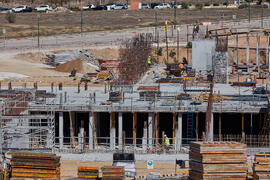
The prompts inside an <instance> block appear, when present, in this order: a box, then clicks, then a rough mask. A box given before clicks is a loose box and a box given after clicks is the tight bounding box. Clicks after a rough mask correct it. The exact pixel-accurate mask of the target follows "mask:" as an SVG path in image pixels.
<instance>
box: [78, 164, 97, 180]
mask: <svg viewBox="0 0 270 180" xmlns="http://www.w3.org/2000/svg"><path fill="white" fill-rule="evenodd" d="M78 178H81V179H93V180H94V179H98V178H99V168H98V167H87V166H79V167H78Z"/></svg>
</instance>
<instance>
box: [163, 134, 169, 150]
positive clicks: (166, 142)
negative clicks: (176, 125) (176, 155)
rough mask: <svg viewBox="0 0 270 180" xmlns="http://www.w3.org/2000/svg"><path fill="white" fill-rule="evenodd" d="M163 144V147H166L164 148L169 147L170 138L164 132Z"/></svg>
mask: <svg viewBox="0 0 270 180" xmlns="http://www.w3.org/2000/svg"><path fill="white" fill-rule="evenodd" d="M164 142H165V143H164V144H165V147H166V149H169V147H170V140H169V138H168V137H167V135H166V134H165V135H164Z"/></svg>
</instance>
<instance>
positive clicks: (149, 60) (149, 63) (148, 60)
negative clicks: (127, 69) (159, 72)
mask: <svg viewBox="0 0 270 180" xmlns="http://www.w3.org/2000/svg"><path fill="white" fill-rule="evenodd" d="M147 64H148V67H150V66H151V56H148V58H147Z"/></svg>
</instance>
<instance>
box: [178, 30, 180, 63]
mask: <svg viewBox="0 0 270 180" xmlns="http://www.w3.org/2000/svg"><path fill="white" fill-rule="evenodd" d="M179 31H180V28H177V61H178V62H180V59H179V55H180V54H179Z"/></svg>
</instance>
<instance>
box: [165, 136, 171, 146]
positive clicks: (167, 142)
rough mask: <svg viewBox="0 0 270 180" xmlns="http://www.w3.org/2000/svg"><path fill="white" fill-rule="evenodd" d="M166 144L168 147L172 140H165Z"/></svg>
mask: <svg viewBox="0 0 270 180" xmlns="http://www.w3.org/2000/svg"><path fill="white" fill-rule="evenodd" d="M165 144H166V145H170V140H169V138H168V137H166V138H165Z"/></svg>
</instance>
